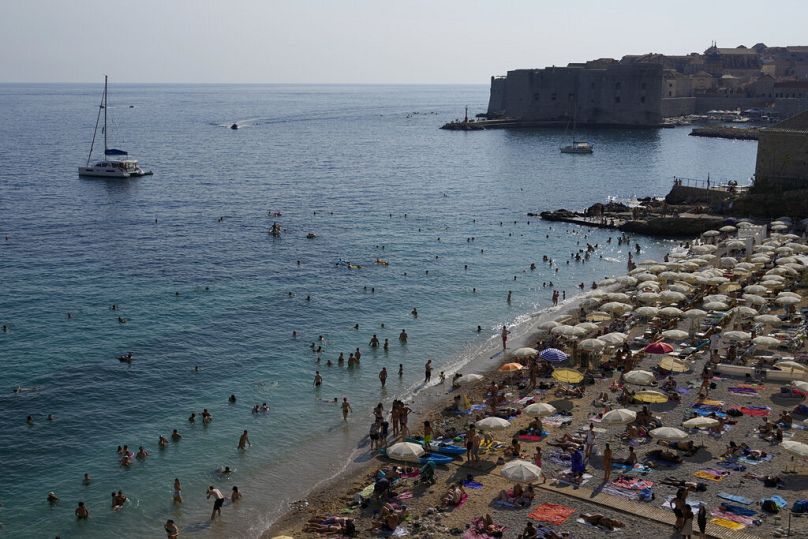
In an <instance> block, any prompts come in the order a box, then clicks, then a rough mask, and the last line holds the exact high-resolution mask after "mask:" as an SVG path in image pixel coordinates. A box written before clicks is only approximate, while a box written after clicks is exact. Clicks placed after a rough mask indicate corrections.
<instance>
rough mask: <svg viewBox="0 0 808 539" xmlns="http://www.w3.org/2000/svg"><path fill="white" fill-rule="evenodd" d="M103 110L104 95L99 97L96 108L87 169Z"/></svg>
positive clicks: (88, 164)
mask: <svg viewBox="0 0 808 539" xmlns="http://www.w3.org/2000/svg"><path fill="white" fill-rule="evenodd" d="M105 93H106V92H105ZM103 108H104V95H102V96H101V104H100V105H99V106H98V114H97V115H96V117H95V129H93V141H92V142H91V143H90V153H89V154H87V166H88V167H89V166H90V159H92V158H93V148H94V147H95V136H96V135H97V134H98V122H100V121H101V109H103ZM104 110H106V109H104Z"/></svg>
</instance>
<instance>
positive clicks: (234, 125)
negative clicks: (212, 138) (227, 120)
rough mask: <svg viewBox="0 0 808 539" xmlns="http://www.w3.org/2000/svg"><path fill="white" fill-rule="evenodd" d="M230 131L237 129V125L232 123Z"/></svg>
mask: <svg viewBox="0 0 808 539" xmlns="http://www.w3.org/2000/svg"><path fill="white" fill-rule="evenodd" d="M230 129H238V124H236V123H234V124H233V125H231V126H230Z"/></svg>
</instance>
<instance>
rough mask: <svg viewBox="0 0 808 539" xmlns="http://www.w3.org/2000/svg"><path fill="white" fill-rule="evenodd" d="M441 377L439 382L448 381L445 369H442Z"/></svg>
mask: <svg viewBox="0 0 808 539" xmlns="http://www.w3.org/2000/svg"><path fill="white" fill-rule="evenodd" d="M439 379H440V381H439V382H438V383H441V384H442V383H443V382H445V381H446V373H445V372H443V371H440V376H439Z"/></svg>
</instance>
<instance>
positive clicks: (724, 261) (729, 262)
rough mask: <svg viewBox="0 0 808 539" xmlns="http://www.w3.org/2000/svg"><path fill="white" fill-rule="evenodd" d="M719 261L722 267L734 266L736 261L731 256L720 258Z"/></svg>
mask: <svg viewBox="0 0 808 539" xmlns="http://www.w3.org/2000/svg"><path fill="white" fill-rule="evenodd" d="M719 263H720V264H721V267H722V268H734V267H735V265H736V264H737V263H738V261H737V260H736V259H735V258H732V257H731V256H725V257H722V258H721V260H720V261H719Z"/></svg>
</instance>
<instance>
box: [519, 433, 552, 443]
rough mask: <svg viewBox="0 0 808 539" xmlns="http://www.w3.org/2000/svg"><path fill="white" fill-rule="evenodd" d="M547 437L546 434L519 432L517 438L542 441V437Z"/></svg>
mask: <svg viewBox="0 0 808 539" xmlns="http://www.w3.org/2000/svg"><path fill="white" fill-rule="evenodd" d="M546 437H547V435H546V434H543V435H542V436H536V435H535V434H519V435H518V436H517V438H518V439H520V440H522V441H523V442H540V441H542V439H544V438H546Z"/></svg>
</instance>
